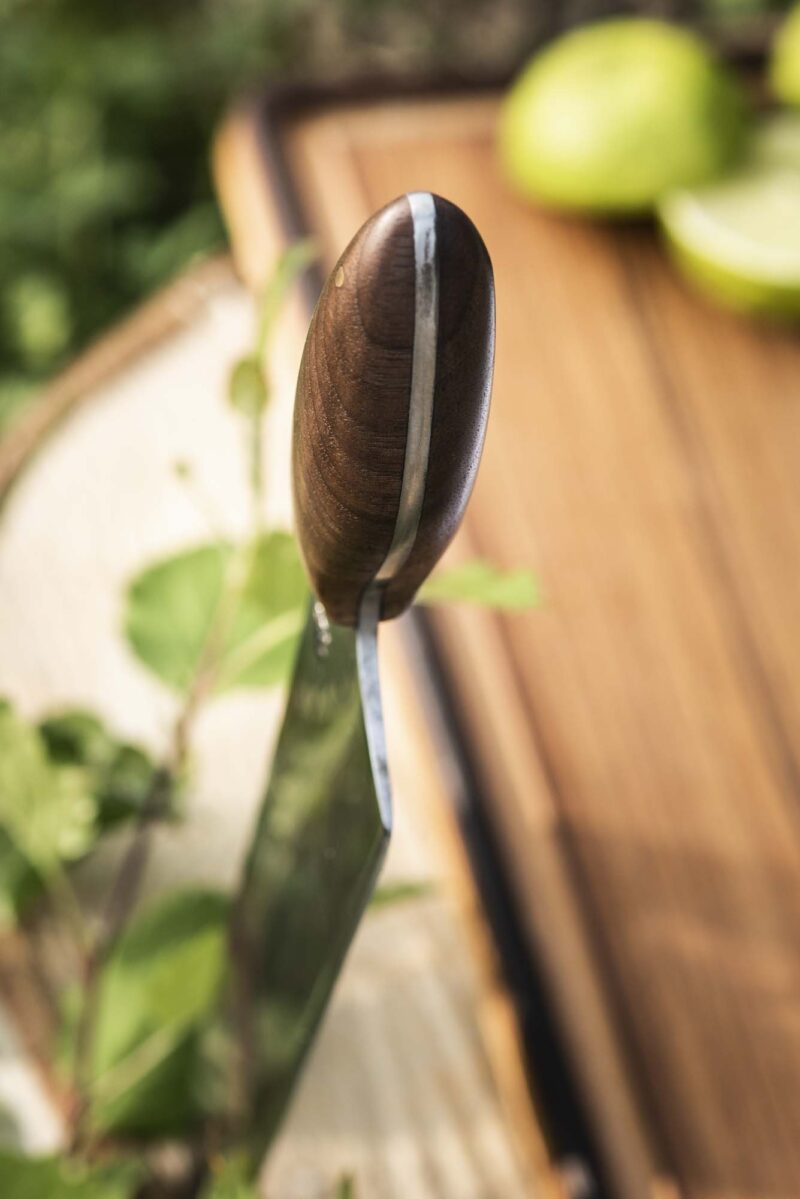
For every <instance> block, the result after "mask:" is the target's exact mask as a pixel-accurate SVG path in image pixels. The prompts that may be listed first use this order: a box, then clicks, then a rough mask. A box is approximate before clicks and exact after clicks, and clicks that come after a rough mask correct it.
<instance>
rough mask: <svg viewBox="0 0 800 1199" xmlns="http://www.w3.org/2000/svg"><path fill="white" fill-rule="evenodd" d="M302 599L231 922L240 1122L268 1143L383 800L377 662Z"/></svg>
mask: <svg viewBox="0 0 800 1199" xmlns="http://www.w3.org/2000/svg"><path fill="white" fill-rule="evenodd" d="M379 603H380V596H379V593H378V592H377V590H376V591H370V592H368V594H367V597H365V601H364V603H363V604H362V608H361V619H360V621H359V626H358V628H357V630H356V631H355V632H354V631H353V630H352V629H346V628H342V627H340V626H338V625H328V623H327V621H326V619H325V615H324V612H323V611H322V609H321V607H320V606H319V605H315V604H313V603H312V605H311V608H310V610H309V615H308V619H307V621H306V626H305V631H304V633H303V637H302V640H301V643H300V646H299V650H298V656H297V661H296V665H295V672H294V679H293V682H292V687H291V691H290V693H289V698H288V702H287V706H286V714H285V717H284V723H283V728H282V730H281V733H280V737H279V740H278V745H277V749H276V752H275V758H274V762H273V767H272V775H271V778H270V782H269V786H268V790H267V794H266V797H265V800H264V803H263V805H262V808H261V811H260V814H259V819H258V823H257V827H256V831H255V835H254V839H253V843H252V847H251V851H250V856H249V859H248V861H247V864H246V868H245V875H244V883H243V887H242V891H241V893H240V896H239V901H238V905H237V909H238V910H237V914H236V920H235V938H236V950H237V953H236V956H237V960H238V968H239V973H240V988H239V989H240V994H239V1002H238V1004H237V1012H236V1016H237V1024H238V1026H239V1028H238V1032H239V1034H240V1036H241V1039H242V1049H243V1058H244V1059H245V1061H244V1064H245V1067H246V1069H247V1072H248V1073H249V1084H250V1085H249V1087H248V1092H249V1094H248V1098H247V1103H248V1107H249V1109H250V1110H249V1112H248V1123H249V1124H250V1126H251V1127H252V1128H254V1129H255V1130H257V1133H256V1139H257V1140H258V1142H259V1145H258V1148H259V1149H261V1148H264V1147H265V1146H266V1144H268V1142H269V1140H270V1139H271V1137H272V1135H273V1133H274V1131H275V1129H276V1127H277V1124H278V1122H279V1121H280V1118H281V1116H282V1114H283V1111H284V1109H285V1107H286V1104H287V1101H288V1098H289V1095H290V1093H291V1089H292V1086H293V1084H294V1082H295V1079H296V1077H297V1074H298V1072H299V1069H300V1066H301V1064H302V1062H303V1059H304V1057H305V1054H306V1051H307V1049H308V1047H309V1045H310V1043H311V1040H312V1038H313V1036H314V1033H315V1031H316V1028H317V1025H318V1023H319V1021H320V1018H321V1016H322V1014H323V1012H324V1010H325V1007H326V1004H327V1001H328V998H329V996H330V993H331V990H332V988H333V985H334V982H335V981H336V977H337V975H338V973H339V970H340V967H341V964H342V962H343V960H344V957H345V954H346V952H347V949H348V946H349V944H350V941H351V939H352V937H353V934H354V932H355V930H356V927H357V926H358V922H359V920H360V918H361V916H362V914H363V911H364V908H365V907H366V904H367V903H368V901H369V897H370V895H371V893H372V888H373V886H374V883H375V879H376V877H377V874H378V871H379V869H380V866H381V863H382V861H383V857H384V853H385V850H386V846H387V844H388V839H389V834H390V830H391V798H390V792H389V781H388V772H387V767H386V749H385V740H384V730H383V716H382V711H381V697H380V684H379V678H378V662H377V621H378V610H379Z"/></svg>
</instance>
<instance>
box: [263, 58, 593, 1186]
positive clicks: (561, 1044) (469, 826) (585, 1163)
mask: <svg viewBox="0 0 800 1199" xmlns="http://www.w3.org/2000/svg"><path fill="white" fill-rule="evenodd" d="M502 82H504V80H498V79H496V78H495V79H488V78H484V79H480V80H477V81H476V80H471V81H466V80H464V79H463V78H461V79H458V78H457V79H454V78H453V77H450V78H448V79H446V80H442V81H439V82H437V84H435V85H433V86H432V85H431V84H430V81H423V82H422V83H420V81H418V80H416V81H415V80H410V81H409V80H404V81H402V82H401V83H389V84H387V81H386V80H385V79H381V80H373V79H366V80H361V81H359V83H358V84H355V85H354V84H349V85H347V86H341V87H339V86H335V87H325V86H324V85H316V86H310V87H303V86H302V85H299V84H292V85H289V86H280V87H276V88H273V89H270V90H268V91H267V92H265V93H263V94H262V95H261V96H260V97H257V98H256V99H255V100H254V101H253V104H254V112H255V117H256V132H257V137H258V144H259V150H260V153H261V155H262V158H263V161H264V164H265V168H266V171H267V174H268V177H269V183H270V188H271V195H272V196H273V198H274V200H275V202H276V205H277V209H278V215H279V218H280V221H281V225H282V228H283V233H284V234H285V236H286V238H287V239H288V240H296V239H299V238H303V237H307V236H309V234H310V233H312V232H313V230H312V229H311V224H310V221H309V220H308V219H307V216H306V213H305V211H304V208H303V203H302V200H301V198H300V196H299V195H298V193H297V191H296V189H295V186H294V181H293V178H292V173H291V168H290V166H289V162H288V159H287V157H286V154H285V152H284V147H283V142H282V130H283V123H284V122H285V121H287V120H290V119H295V118H297V117H299V116H302V115H303V113H304V112H311V111H312V110H313V109H314V108H315V107H317V106H319V105H321V104H324V103H335V102H336V101H339V102H345V101H346V102H352V101H358V100H363V101H365V102H367V101H370V100H373V101H374V100H379V99H397V98H402V97H403V96H408V97H409V98H411V97H414V98H423V97H424V96H436V95H448V94H450V95H452V94H458V93H459V92H464V93H468V94H470V95H474V94H475V93H476V91H479V90H485V91H489V90H492V89H496V88H497V87H498V85H499V84H501V83H502ZM505 82H507V81H505ZM323 283H324V279H323V272H322V270H321V268H319V267H315V268H312V269H309V271H308V272H307V273H306V275H305V276H304V278H303V281H302V287H303V297H304V301H305V303H306V306H307V308H308V312H309V315H310V314H311V312H312V311H313V309H314V306H315V305H316V302H317V298H318V296H319V293H320V291H321V289H322V286H323ZM405 621H406V624H407V628H406V630H405V632H406V634H407V636H406V642H407V644H408V646H409V650H410V653H411V655H412V658H413V669H414V674H415V677H416V679H417V681H418V684H419V686H420V691H421V699H422V703H423V707H424V709H425V713H426V717H427V720H428V723H429V726H430V727H431V729H432V730H433V734H434V738H435V741H436V744H437V748H438V753H439V757H440V760H441V761H442V762H443V764H444V765H445V770H446V774H447V780H448V788H447V789H448V792H449V795H450V801H451V804H452V808H453V812H454V815H455V818H456V821H457V824H458V828H459V832H460V835H461V838H462V841H463V844H464V848H465V851H466V855H467V859H468V862H469V866H470V870H471V873H472V876H473V880H474V882H475V886H476V890H477V892H478V895H479V898H480V901H481V905H482V908H483V913H484V916H485V919H486V923H487V925H488V927H489V930H490V932H491V936H492V940H493V943H494V946H495V949H496V951H497V954H498V959H499V964H500V971H501V976H502V981H503V985H504V987H505V989H506V991H507V992H508V995H509V997H510V999H511V1003H512V1006H513V1008H514V1012H515V1016H516V1020H517V1023H518V1027H519V1031H520V1037H521V1042H522V1045H523V1049H524V1053H525V1058H526V1060H525V1067H526V1070H527V1072H528V1077H529V1078H530V1079H531V1081H532V1083H533V1084H534V1085H535V1094H536V1101H537V1108H538V1109H539V1110H540V1114H541V1116H542V1118H543V1122H544V1125H545V1127H544V1129H543V1132H544V1134H545V1137H546V1139H547V1141H548V1145H549V1148H550V1151H551V1153H552V1154H553V1159H554V1164H555V1165H556V1166H557V1167H560V1166H564V1167H569V1169H570V1174H571V1175H572V1176H573V1177H576V1178H577V1179H579V1180H580V1181H579V1184H578V1186H577V1187H576V1188H575V1190H574V1195H575V1199H611V1197H612V1196H613V1190H612V1187H611V1183H610V1179H609V1177H608V1175H607V1171H606V1169H605V1167H604V1164H603V1158H602V1154H601V1151H600V1148H599V1144H598V1142H597V1140H596V1137H595V1135H594V1134H593V1131H592V1120H591V1113H590V1112H589V1110H588V1109H587V1105H586V1103H585V1101H584V1097H583V1088H582V1087H581V1086H580V1085H579V1082H578V1079H577V1076H576V1072H575V1070H574V1068H573V1066H572V1063H571V1061H570V1055H569V1053H568V1051H567V1048H566V1043H565V1039H564V1036H563V1034H562V1032H561V1028H560V1021H559V1018H558V1013H557V1011H556V1007H555V1004H554V1002H553V1000H552V998H551V996H550V994H549V988H548V986H547V985H546V982H545V976H544V971H543V968H542V965H541V963H539V962H538V961H537V960H536V956H535V954H534V952H533V950H532V946H531V945H530V941H529V938H528V937H527V936H526V934H525V932H524V930H523V926H522V921H521V918H520V916H519V913H518V910H517V905H516V900H515V897H514V893H513V888H512V885H511V883H510V881H509V878H508V872H507V870H506V869H505V867H504V864H503V859H502V854H501V852H500V849H499V847H498V842H497V837H496V834H495V832H494V830H493V827H492V820H491V815H490V812H489V805H488V803H487V798H486V792H487V788H486V787H485V786H484V785H482V783H481V778H480V769H479V766H478V763H477V762H476V760H475V758H474V756H473V754H472V753H471V752H470V750H469V748H468V746H469V741H468V738H467V736H466V733H465V730H464V725H463V721H462V719H461V717H460V715H459V710H458V704H457V699H456V696H455V694H454V689H453V687H452V685H451V683H450V681H449V680H448V678H447V674H446V670H445V668H444V665H443V662H442V659H441V655H440V653H439V650H438V648H437V644H436V638H435V635H434V631H433V627H432V622H431V621H430V619H429V618H428V616H427V615H426V613H425V611H424V609H423V608H421V607H414V608H413V609H412V610H411V612H410V613H409V614H408V616H407V617H406V618H405Z"/></svg>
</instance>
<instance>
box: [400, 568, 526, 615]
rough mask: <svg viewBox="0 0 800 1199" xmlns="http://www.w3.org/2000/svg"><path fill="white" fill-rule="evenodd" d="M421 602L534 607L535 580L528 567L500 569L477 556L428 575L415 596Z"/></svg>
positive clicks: (511, 607)
mask: <svg viewBox="0 0 800 1199" xmlns="http://www.w3.org/2000/svg"><path fill="white" fill-rule="evenodd" d="M417 599H418V601H419V603H421V604H457V603H467V604H480V605H482V606H483V607H487V608H506V609H510V610H513V609H518V610H522V609H525V608H535V607H536V605H537V604H538V603H539V591H538V588H537V585H536V580H535V579H534V577H533V575H532V574H531V573H530V571H528V570H512V571H503V570H499V569H498V568H497V567H496V566H493V565H492V564H491V562H485V561H483V560H482V559H480V558H478V559H476V560H475V561H473V562H464V563H463V564H461V565H459V566H454V567H452V568H451V569H450V570H442V571H439V572H438V573H437V574H435V575H434V576H433V577H432V578H430V579H428V581H427V583H425V584H424V585H423V587H422V589H421V590H420V592H419V595H418V597H417Z"/></svg>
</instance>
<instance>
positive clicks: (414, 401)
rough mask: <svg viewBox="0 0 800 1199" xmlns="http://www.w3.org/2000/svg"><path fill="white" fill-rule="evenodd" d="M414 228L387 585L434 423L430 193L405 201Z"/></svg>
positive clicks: (410, 518) (407, 528) (435, 321)
mask: <svg viewBox="0 0 800 1199" xmlns="http://www.w3.org/2000/svg"><path fill="white" fill-rule="evenodd" d="M406 198H407V200H408V204H409V207H410V209H411V217H412V220H413V222H414V270H415V274H414V348H413V356H412V363H411V393H410V395H409V400H408V432H407V434H406V453H405V458H404V461H403V481H402V484H401V488H400V502H399V504H398V508H397V517H396V519H395V526H394V533H393V535H392V542H391V545H390V546H389V551H388V553H387V555H386V558H385V560H384V562H383V565H382V566H381V568H380V570H379V571H378V573H377V575H376V579H377V580H378V581H379V582H388V581H389V579H391V578H392V577H393V576H394V575H395V574H397V572H398V571H399V570H400V569H401V568H402V566H403V564H404V563H405V561H406V559H407V558H408V555H409V554H410V553H411V550H412V548H413V546H414V541H415V539H416V536H417V530H418V528H419V521H420V516H421V515H422V501H423V500H424V498H425V478H426V476H427V473H428V455H429V453H430V445H431V425H432V421H433V392H434V384H435V382H436V347H437V338H438V332H439V329H438V325H439V274H438V269H437V261H436V206H435V204H434V200H433V196H432V195H431V194H430V192H409V194H408V196H407V197H406Z"/></svg>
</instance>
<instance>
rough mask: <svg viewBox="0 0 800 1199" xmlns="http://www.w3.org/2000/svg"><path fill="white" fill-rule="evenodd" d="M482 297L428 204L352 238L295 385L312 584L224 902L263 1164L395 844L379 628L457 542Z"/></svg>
mask: <svg viewBox="0 0 800 1199" xmlns="http://www.w3.org/2000/svg"><path fill="white" fill-rule="evenodd" d="M493 354H494V289H493V280H492V269H491V263H490V261H489V256H488V254H487V252H486V249H485V247H484V244H483V242H482V240H481V238H480V235H479V234H478V232H477V230H476V229H475V227H474V225H473V224H472V222H471V221H470V220H469V218H468V217H467V216H466V215H465V214H464V213H463V212H462V211H461V210H460V209H459V208H458V207H456V206H455V205H454V204H451V203H450V202H448V201H446V200H444V199H442V198H441V197H439V196H434V195H433V194H432V193H429V192H415V193H409V194H407V195H405V196H401V197H399V198H398V199H396V200H394V201H393V202H392V203H390V204H388V205H387V206H386V207H385V208H383V209H381V210H380V211H379V212H378V213H376V214H375V215H374V216H373V217H372V218H371V219H370V220H369V221H367V222H366V224H365V225H364V226H362V228H361V229H360V230H359V231H358V233H357V234H356V235H355V237H354V238H353V240H352V241H351V243H350V245H349V246H348V247H347V249H346V250H345V251H344V253H343V254H342V256H341V258H340V259H339V261H338V262H337V264H336V266H335V267H334V269H333V271H332V272H331V275H330V277H329V279H328V281H327V283H326V285H325V287H324V288H323V290H322V293H321V295H320V299H319V301H318V304H317V306H316V309H315V311H314V315H313V317H312V320H311V324H310V327H309V332H308V337H307V339H306V344H305V349H304V353H303V358H302V363H301V367H300V373H299V378H298V387H297V395H296V400H295V418H294V434H293V448H292V459H293V462H292V465H293V488H294V500H295V516H296V524H297V531H298V538H299V542H300V547H301V551H302V556H303V559H304V562H305V565H306V569H307V573H308V576H309V580H310V583H311V589H312V593H313V594H312V597H311V600H310V603H309V612H308V619H307V621H306V625H305V630H304V633H303V635H302V638H301V641H300V646H299V650H298V655H297V659H296V664H295V670H294V676H293V681H292V684H291V688H290V692H289V697H288V701H287V706H286V711H285V715H284V722H283V726H282V729H281V732H280V735H279V738H278V743H277V748H276V751H275V755H274V760H273V766H272V772H271V776H270V781H269V784H268V788H267V793H266V796H265V800H264V802H263V805H262V807H261V810H260V814H259V818H258V821H257V826H256V830H255V834H254V837H253V841H252V844H251V849H250V853H249V856H248V860H247V862H246V865H245V871H244V875H243V884H242V887H241V890H240V894H239V896H238V901H237V904H236V915H235V921H234V929H235V956H236V958H237V960H238V963H239V975H240V986H239V992H240V994H239V1002H238V1004H237V1020H238V1024H239V1028H238V1032H239V1037H240V1044H241V1046H242V1058H243V1066H244V1070H245V1074H246V1078H247V1082H246V1091H247V1095H246V1101H245V1102H246V1106H247V1109H248V1123H249V1125H250V1126H251V1127H252V1128H253V1129H254V1130H255V1140H256V1143H257V1145H258V1147H259V1148H260V1149H263V1148H265V1147H266V1145H267V1144H268V1143H269V1141H270V1140H271V1138H272V1136H273V1134H274V1131H275V1129H276V1127H277V1125H278V1123H279V1121H280V1119H281V1116H282V1115H283V1112H284V1111H285V1108H286V1105H287V1103H288V1099H289V1096H290V1094H291V1092H292V1089H293V1086H294V1083H295V1081H296V1079H297V1076H298V1073H299V1071H300V1067H301V1065H302V1062H303V1060H304V1058H305V1056H306V1054H307V1051H308V1048H309V1046H310V1044H311V1042H312V1040H313V1037H314V1033H315V1031H316V1029H317V1027H318V1025H319V1022H320V1019H321V1017H322V1014H323V1012H324V1010H325V1008H326V1005H327V1002H328V999H329V997H330V993H331V991H332V989H333V986H334V983H335V980H336V978H337V976H338V973H339V970H340V968H341V965H342V962H343V960H344V957H345V955H346V952H347V949H348V946H349V944H350V942H351V940H352V937H353V934H354V932H355V930H356V928H357V926H358V923H359V921H360V919H361V916H362V914H363V912H364V909H365V907H366V905H367V903H368V901H369V897H370V895H371V893H372V889H373V886H374V883H375V880H376V878H377V875H378V872H379V870H380V867H381V864H382V862H383V858H384V855H385V851H386V847H387V844H388V840H389V836H390V833H391V827H392V800H391V791H390V785H389V774H388V767H387V757H386V741H385V733H384V724H383V714H382V708H381V695H380V679H379V670H378V656H377V631H378V624H379V622H380V621H381V620H383V619H388V618H391V617H394V616H397V615H399V614H400V613H401V612H403V611H404V610H405V609H406V608H407V607H408V606H409V605H410V603H411V602H412V600H413V598H414V595H415V594H416V592H417V590H418V588H419V586H420V585H421V583H422V582H423V581H424V579H425V577H426V576H427V575H428V573H429V571H430V570H431V568H432V566H433V565H434V564H435V562H436V560H437V559H438V557H439V556H440V554H441V552H442V550H443V549H444V548H445V546H446V545H447V543H448V542H449V541H450V539H451V537H452V536H453V534H454V532H455V530H456V527H457V525H458V522H459V520H460V518H461V515H462V513H463V510H464V507H465V505H466V502H467V499H468V497H469V494H470V491H471V489H472V485H473V482H474V478H475V474H476V471H477V466H478V461H479V459H480V454H481V449H482V446H483V440H484V435H485V429H486V420H487V416H488V407H489V397H490V390H491V376H492V366H493Z"/></svg>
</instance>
